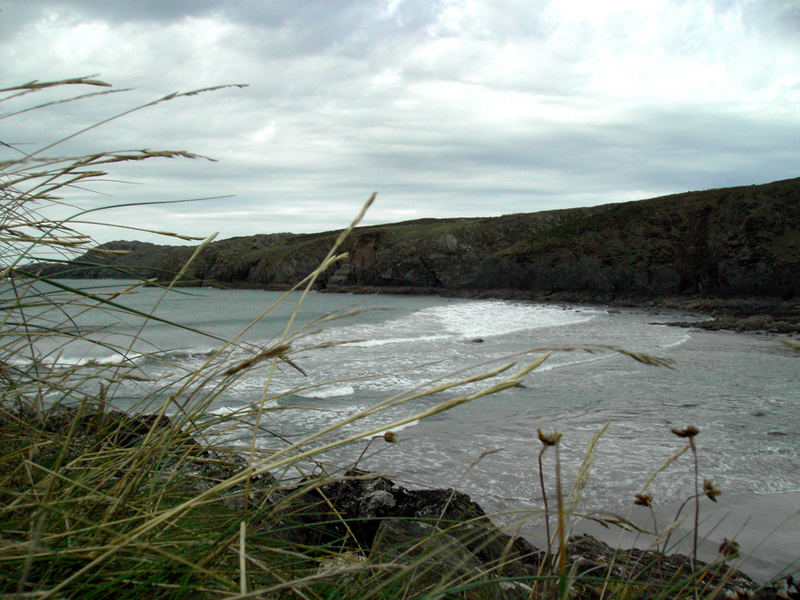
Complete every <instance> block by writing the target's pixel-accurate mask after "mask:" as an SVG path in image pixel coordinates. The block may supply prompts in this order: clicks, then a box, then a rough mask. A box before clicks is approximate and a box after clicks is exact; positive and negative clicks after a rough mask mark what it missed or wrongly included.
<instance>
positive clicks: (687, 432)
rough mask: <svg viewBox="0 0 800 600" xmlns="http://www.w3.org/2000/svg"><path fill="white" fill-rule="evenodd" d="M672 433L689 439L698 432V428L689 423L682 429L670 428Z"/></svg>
mask: <svg viewBox="0 0 800 600" xmlns="http://www.w3.org/2000/svg"><path fill="white" fill-rule="evenodd" d="M672 433H674V434H675V435H677V436H678V437H681V438H689V439H691V438H693V437H694V436H696V435H697V434H698V433H700V430H699V429H698V428H697V427H695V426H694V425H689V426H688V427H684V428H683V429H678V428H675V429H673V430H672Z"/></svg>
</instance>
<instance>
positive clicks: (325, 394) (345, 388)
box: [295, 385, 356, 399]
mask: <svg viewBox="0 0 800 600" xmlns="http://www.w3.org/2000/svg"><path fill="white" fill-rule="evenodd" d="M355 393H356V391H355V390H354V389H353V386H351V385H340V386H325V387H320V388H314V389H311V390H303V391H302V392H296V393H295V396H300V397H301V398H318V399H324V398H341V397H343V396H352V395H353V394H355Z"/></svg>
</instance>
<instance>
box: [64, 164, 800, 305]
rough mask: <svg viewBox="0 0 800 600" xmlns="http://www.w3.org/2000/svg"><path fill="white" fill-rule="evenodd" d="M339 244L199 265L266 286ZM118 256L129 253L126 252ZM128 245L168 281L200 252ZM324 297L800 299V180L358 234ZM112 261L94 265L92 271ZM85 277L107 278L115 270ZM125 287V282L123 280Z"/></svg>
mask: <svg viewBox="0 0 800 600" xmlns="http://www.w3.org/2000/svg"><path fill="white" fill-rule="evenodd" d="M336 235H337V234H336V233H335V232H327V233H320V234H310V235H293V234H274V235H257V236H250V237H244V238H233V239H229V240H223V241H220V242H216V243H214V244H212V245H210V247H208V248H207V249H205V250H204V251H203V252H202V253H201V254H200V256H199V257H198V258H197V259H196V260H195V262H194V263H193V264H192V265H190V267H189V269H188V271H187V276H188V277H191V278H194V279H196V280H199V281H201V282H204V283H212V282H218V283H223V284H234V285H236V284H240V285H251V286H259V287H268V286H282V285H288V284H291V283H294V282H296V281H298V280H299V279H301V278H302V277H304V276H305V275H307V274H308V273H309V272H311V271H312V270H313V269H314V268H315V267H316V265H317V264H319V262H320V261H321V260H322V258H323V257H324V256H325V254H326V253H327V251H328V249H329V248H330V247H331V245H332V243H333V241H334V239H335V237H336ZM115 244H116V246H115ZM121 244H128V247H129V248H130V249H131V250H132V252H131V253H130V254H128V255H126V256H123V257H115V258H114V261H115V262H118V263H119V264H122V265H127V268H128V269H130V268H131V266H133V265H135V266H136V268H135V272H136V274H137V275H145V276H149V277H158V278H160V279H164V278H166V276H165V274H166V273H169V272H175V271H177V270H178V269H179V268H180V265H181V264H182V262H183V261H185V260H186V259H187V258H188V257H189V255H190V254H191V252H192V249H190V248H186V247H165V246H153V245H150V244H139V243H132V242H127V243H120V242H113V243H112V244H107V245H105V246H103V247H102V248H111V247H114V248H117V247H118V246H120V245H121ZM344 250H345V251H347V252H348V253H349V256H348V258H346V259H345V260H344V261H342V262H341V263H339V264H338V265H336V266H334V267H332V268H331V269H329V270H328V271H327V272H326V273H325V274H323V276H322V277H321V278H320V280H319V287H321V288H328V289H335V288H350V289H352V288H358V287H380V288H400V287H409V288H432V289H434V290H436V289H440V290H442V291H444V290H470V291H479V290H509V289H511V290H522V291H525V292H531V293H536V294H554V293H556V294H558V293H562V294H563V293H567V294H569V293H574V294H580V295H582V296H583V297H586V298H593V299H597V300H610V299H613V298H616V297H626V296H627V297H655V296H674V295H692V294H706V295H715V296H745V295H758V296H772V297H781V298H784V299H788V298H793V297H797V296H798V295H800V179H792V180H786V181H779V182H774V183H770V184H765V185H759V186H747V187H738V188H726V189H719V190H709V191H704V192H688V193H685V194H678V195H673V196H666V197H662V198H654V199H651V200H641V201H637V202H628V203H623V204H610V205H604V206H598V207H591V208H581V209H568V210H560V211H547V212H540V213H532V214H518V215H507V216H503V217H496V218H474V219H441V220H434V219H424V220H420V221H410V222H404V223H397V224H391V225H380V226H373V227H363V228H359V229H357V230H356V231H355V232H353V234H352V235H351V237H350V238H349V240H348V241H347V242H346V244H345V247H344ZM98 258H101V259H102V262H103V264H106V263H107V262H109V257H108V256H106V255H97V254H96V253H90V255H89V256H87V257H84V261H83V262H98V260H97V259H98ZM75 275H77V276H89V277H108V276H111V275H112V272H111V271H110V270H109V267H107V266H104V267H102V268H99V269H95V270H84V271H83V272H82V274H77V273H76V274H75ZM117 276H124V273H123V274H122V275H117Z"/></svg>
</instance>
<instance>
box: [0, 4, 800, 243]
mask: <svg viewBox="0 0 800 600" xmlns="http://www.w3.org/2000/svg"><path fill="white" fill-rule="evenodd" d="M798 23H800V9H798V7H797V5H796V3H794V2H767V1H763V2H757V1H753V0H750V1H745V0H741V1H725V2H723V1H721V0H719V1H717V0H704V1H688V0H687V1H683V2H667V1H665V0H661V1H654V2H648V3H642V2H633V1H629V0H609V1H608V2H603V3H596V2H588V1H586V2H570V3H564V2H555V1H545V0H539V1H536V2H529V1H526V2H522V1H519V2H507V3H503V4H502V5H500V4H497V3H494V2H488V1H479V0H464V1H459V2H455V1H449V0H441V1H438V2H428V1H422V0H388V1H386V2H369V3H367V2H360V1H356V0H353V1H346V2H345V1H343V2H336V3H328V2H319V1H303V2H299V1H298V2H291V3H289V2H283V1H274V2H260V1H259V2H256V1H250V2H236V3H232V2H223V1H222V0H206V1H191V2H190V1H185V2H183V1H174V2H160V1H159V2H157V1H155V0H153V1H139V2H133V1H120V2H113V3H108V2H101V1H99V0H97V1H81V2H78V1H77V0H75V1H67V0H61V1H55V0H53V1H44V0H33V1H31V0H29V1H26V2H11V3H8V4H7V5H6V7H5V8H4V11H3V13H0V36H1V37H0V39H2V40H3V41H1V42H0V53H2V56H3V57H4V69H5V71H6V73H5V78H6V81H7V82H9V83H14V82H22V81H27V80H30V79H34V78H36V79H60V78H64V77H73V76H76V75H86V74H90V73H100V74H101V76H102V77H103V78H105V79H108V80H110V81H111V82H113V83H114V84H116V85H118V86H121V87H133V88H135V90H134V91H132V92H129V93H127V94H118V95H110V96H102V97H96V98H91V99H88V100H84V101H82V102H75V103H69V104H63V105H58V106H56V107H51V108H48V109H43V110H40V111H35V112H32V113H26V114H25V115H24V116H23V115H20V116H18V117H14V118H11V119H7V120H5V121H4V133H3V136H4V139H3V141H9V140H10V141H12V142H28V143H29V144H30V145H27V146H20V147H21V148H33V147H36V146H37V145H43V144H46V143H49V142H51V141H53V140H54V139H57V137H58V136H59V135H61V134H65V133H71V132H73V131H77V130H79V129H80V128H81V127H83V126H85V125H86V124H87V123H92V122H97V121H99V120H102V119H104V118H106V117H108V116H111V115H113V114H116V113H119V112H123V111H126V110H129V109H130V108H132V107H135V106H137V105H139V104H142V103H145V102H149V101H152V100H154V99H156V98H159V97H161V96H163V95H165V94H167V93H170V92H173V91H176V90H183V91H186V90H190V89H195V88H199V87H205V86H212V85H217V84H220V83H235V82H246V83H249V84H250V85H249V87H248V88H246V89H243V90H242V89H228V90H222V91H219V92H215V93H209V94H202V95H199V96H196V97H191V98H181V99H178V100H174V101H172V102H169V103H164V104H159V105H156V106H153V107H150V108H148V109H146V110H143V111H140V112H135V113H133V114H131V115H129V116H127V117H125V118H124V119H120V120H117V121H113V122H111V123H109V124H107V125H104V126H103V127H100V128H97V129H95V130H92V131H90V132H88V133H87V134H85V135H82V136H80V137H78V138H76V139H75V140H71V141H69V142H67V143H65V144H63V145H60V146H58V147H57V148H56V149H54V150H53V152H58V153H60V154H62V155H63V154H70V153H79V152H90V151H96V150H97V149H99V148H103V149H121V148H149V147H161V148H172V149H187V150H191V151H193V152H197V153H200V154H206V155H209V156H213V157H214V158H216V159H218V162H215V163H208V162H205V161H158V162H153V163H151V164H150V165H146V166H145V165H135V166H133V167H122V168H120V169H119V170H115V172H114V173H113V174H112V175H110V176H109V178H112V179H115V180H116V179H122V180H125V181H130V182H136V183H137V185H130V184H111V183H108V184H102V185H101V186H100V187H101V188H102V189H101V190H98V191H102V192H103V193H108V194H111V197H110V198H109V197H107V196H100V195H97V194H88V193H85V192H82V191H81V190H76V191H75V201H76V202H87V203H90V204H92V205H95V204H97V203H99V202H106V201H110V202H118V203H119V202H129V201H136V200H150V199H157V200H168V199H185V198H200V197H208V196H218V195H228V194H236V198H234V199H226V200H224V201H217V202H218V205H215V204H214V201H208V202H205V203H201V204H202V208H195V206H194V205H175V206H173V207H161V208H159V207H149V208H148V209H147V210H141V211H135V210H128V209H125V210H122V209H117V210H116V211H115V212H113V213H110V214H109V217H116V218H121V219H124V220H125V222H126V224H130V225H135V226H141V225H144V224H145V219H148V220H150V222H151V223H152V222H154V225H155V226H157V227H158V228H162V225H164V224H168V225H174V226H175V227H182V228H185V229H186V231H191V232H194V231H198V232H207V231H208V227H209V226H211V227H218V228H219V230H220V233H221V236H222V237H228V236H233V235H245V234H254V233H268V232H271V231H287V230H292V231H313V230H320V229H326V230H327V229H334V228H337V227H343V226H345V225H346V224H347V223H348V222H349V221H350V219H351V218H352V216H353V215H354V214H355V212H356V211H357V210H358V208H359V206H360V204H361V202H363V201H364V200H365V199H366V197H368V195H369V194H370V193H371V192H372V191H373V190H377V191H378V192H379V199H378V202H377V203H376V205H375V206H374V208H373V209H372V211H371V212H370V214H369V215H368V220H369V222H385V221H392V220H396V219H398V218H418V217H426V216H477V215H490V214H502V213H510V212H521V211H533V210H543V209H551V208H560V207H567V206H577V205H581V204H594V203H600V202H614V201H622V200H631V199H634V198H641V197H647V196H651V195H657V194H662V193H670V192H679V191H685V190H686V189H703V188H707V187H720V186H726V185H738V184H750V183H759V182H763V181H768V180H774V179H780V178H787V177H794V176H797V175H798V172H797V170H798V162H797V159H798V155H797V151H796V149H795V147H796V140H797V139H798V134H800V116H798V114H797V112H796V106H797V105H798V103H799V101H800V75H798V74H800V34H798V31H800V27H798V26H797V25H798ZM66 93H67V91H66V90H58V91H54V92H48V93H45V94H41V95H40V97H37V101H39V100H40V99H42V98H51V97H57V95H58V94H61V95H64V94H66ZM75 93H76V94H77V93H80V91H75ZM30 98H32V97H31V96H29V97H25V98H23V99H18V100H16V101H11V102H4V103H2V104H0V110H2V111H7V110H10V109H12V108H17V107H20V106H23V105H24V104H25V103H26V102H28V101H29V100H30ZM198 206H199V205H198ZM194 228H197V229H194ZM97 235H99V236H101V237H103V236H105V235H106V234H100V233H98V234H97ZM111 237H114V235H113V234H108V236H107V237H104V238H103V239H109V238H111Z"/></svg>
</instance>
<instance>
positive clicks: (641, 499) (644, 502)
mask: <svg viewBox="0 0 800 600" xmlns="http://www.w3.org/2000/svg"><path fill="white" fill-rule="evenodd" d="M633 503H634V504H638V505H639V506H652V504H653V497H652V496H651V495H650V494H636V499H635V500H634V501H633Z"/></svg>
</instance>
